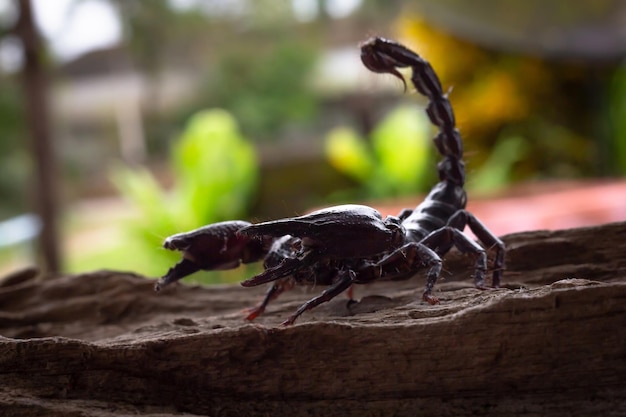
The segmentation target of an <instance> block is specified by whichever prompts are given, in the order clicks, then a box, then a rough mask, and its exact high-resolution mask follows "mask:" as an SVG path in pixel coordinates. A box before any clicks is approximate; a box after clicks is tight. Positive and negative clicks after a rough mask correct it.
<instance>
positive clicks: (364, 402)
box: [0, 223, 626, 416]
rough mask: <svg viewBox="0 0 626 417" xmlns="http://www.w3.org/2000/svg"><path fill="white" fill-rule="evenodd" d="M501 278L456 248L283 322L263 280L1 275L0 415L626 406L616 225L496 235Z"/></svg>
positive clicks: (581, 410) (625, 299) (288, 301)
mask: <svg viewBox="0 0 626 417" xmlns="http://www.w3.org/2000/svg"><path fill="white" fill-rule="evenodd" d="M504 240H505V242H506V243H507V246H508V247H509V252H508V255H507V272H506V274H505V278H504V281H505V284H506V287H507V288H502V289H499V290H490V291H479V290H476V289H474V288H472V285H471V280H470V279H468V278H467V275H468V274H469V272H468V271H469V267H468V265H470V262H469V260H467V259H463V258H462V257H461V256H459V255H458V254H451V255H450V257H449V259H447V260H446V261H445V262H444V265H445V268H446V271H447V273H446V275H445V276H444V279H443V280H442V281H441V282H440V283H439V284H438V285H437V287H436V295H437V296H438V297H439V298H440V299H441V301H442V302H441V304H439V305H436V306H430V305H428V304H425V303H422V302H421V301H419V295H420V293H421V289H422V288H423V284H424V282H423V277H420V276H418V277H416V278H414V279H411V280H408V281H403V282H382V283H376V284H373V285H370V286H362V287H357V288H356V291H355V295H356V296H357V297H359V298H360V301H359V302H357V303H352V304H350V303H348V302H347V300H346V299H345V298H342V297H337V298H336V299H334V300H332V301H331V302H329V303H327V304H326V305H323V306H320V307H319V308H316V309H314V310H312V311H311V312H307V313H305V314H304V315H303V316H302V317H301V319H300V320H299V321H298V322H297V324H296V325H295V326H293V327H290V328H281V327H276V326H277V325H278V323H280V322H281V321H282V320H283V319H284V318H285V317H286V316H288V315H289V314H290V313H291V312H293V311H294V309H296V308H297V307H298V306H299V305H300V304H301V303H302V302H303V301H305V300H307V299H308V298H311V297H312V296H313V295H314V294H317V293H318V292H319V291H321V289H317V288H316V289H312V290H309V291H301V290H294V291H292V292H290V293H287V294H285V295H284V296H282V297H281V298H280V299H279V300H277V301H275V302H274V303H272V304H270V307H269V308H268V311H267V312H266V314H265V315H263V316H261V317H260V318H259V319H258V323H255V324H249V323H246V322H243V321H242V317H243V314H242V312H241V311H242V310H243V309H244V308H245V307H249V306H251V305H254V304H255V303H256V302H257V301H258V300H259V299H260V297H261V296H262V294H263V292H264V288H253V289H246V288H242V287H240V286H237V285H224V286H217V287H210V288H202V287H197V286H195V287H194V286H187V285H178V286H174V287H173V288H171V289H169V288H168V289H166V290H164V291H163V292H162V293H158V294H155V293H154V292H153V291H152V281H150V280H147V279H145V278H143V277H140V276H137V275H133V274H128V273H121V272H114V271H98V272H94V273H90V274H81V275H71V276H56V277H38V276H36V273H35V272H33V271H32V270H31V271H24V272H23V273H22V274H14V275H13V276H11V277H7V278H6V279H4V280H3V281H2V282H1V283H0V334H1V335H2V336H3V337H0V414H2V415H24V416H26V415H29V416H30V415H55V416H56V415H59V416H61V415H63V416H68V415H69V416H74V415H76V416H113V415H120V414H131V415H153V416H162V415H211V416H231V415H232V416H239V415H294V416H298V415H303V416H317V415H319V416H332V415H342V416H346V415H348V416H350V415H355V416H368V415H374V416H387V415H389V416H391V415H393V416H405V415H406V416H414V415H422V414H430V415H468V414H476V415H490V416H502V415H516V416H535V415H570V416H583V415H585V416H586V415H603V416H623V415H626V332H625V330H624V329H625V328H626V256H625V254H626V251H625V249H626V223H616V224H608V225H603V226H598V227H591V228H582V229H573V230H562V231H556V232H543V231H538V232H529V233H520V234H515V235H509V236H505V237H504Z"/></svg>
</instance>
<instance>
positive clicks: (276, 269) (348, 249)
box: [155, 37, 505, 325]
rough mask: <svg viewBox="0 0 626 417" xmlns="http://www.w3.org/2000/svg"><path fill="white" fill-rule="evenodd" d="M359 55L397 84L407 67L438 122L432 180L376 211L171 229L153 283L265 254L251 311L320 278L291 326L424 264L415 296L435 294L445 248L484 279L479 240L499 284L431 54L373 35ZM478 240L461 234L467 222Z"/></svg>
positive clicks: (495, 243) (489, 238) (497, 247)
mask: <svg viewBox="0 0 626 417" xmlns="http://www.w3.org/2000/svg"><path fill="white" fill-rule="evenodd" d="M361 60H362V62H363V64H364V65H365V67H366V68H368V69H369V70H370V71H373V72H375V73H382V74H391V75H393V76H395V77H397V78H399V79H400V80H402V82H403V83H404V85H405V90H406V81H405V79H404V77H403V76H402V74H401V73H400V72H399V71H398V68H410V70H411V72H412V73H411V79H410V80H411V83H412V84H413V86H414V87H415V89H416V90H417V91H418V92H419V93H421V94H422V95H424V96H426V97H427V98H428V100H429V104H428V106H427V108H426V113H427V115H428V117H429V119H430V121H431V122H432V123H433V124H434V125H435V126H437V127H438V128H439V132H438V133H437V135H436V136H435V138H434V143H435V146H436V148H437V150H438V151H439V153H440V154H441V155H442V157H443V158H442V160H441V161H440V162H439V164H438V165H437V170H438V173H439V182H438V183H437V184H436V185H435V186H434V187H433V188H432V190H431V191H430V193H429V194H428V195H427V197H426V199H425V200H424V201H423V202H422V203H421V204H420V205H418V206H417V207H416V208H415V209H413V210H410V209H404V210H403V211H402V212H401V213H400V214H399V215H398V216H397V217H394V216H388V217H386V218H383V217H382V216H381V214H380V213H379V212H378V211H377V210H375V209H373V208H371V207H367V206H363V205H355V204H351V205H340V206H335V207H329V208H325V209H321V210H317V211H314V212H312V213H309V214H306V215H303V216H299V217H292V218H286V219H280V220H274V221H268V222H263V223H257V224H251V223H248V222H243V221H239V220H235V221H228V222H221V223H215V224H212V225H208V226H205V227H202V228H200V229H197V230H194V231H191V232H188V233H181V234H177V235H174V236H172V237H170V238H168V239H167V240H166V241H165V244H164V246H165V248H166V249H172V250H179V251H181V252H182V254H183V259H182V260H181V261H180V262H179V263H178V264H176V265H175V266H174V267H173V268H171V269H170V270H169V271H168V272H167V274H166V275H165V276H163V277H162V278H161V279H160V280H159V281H158V282H157V284H156V287H155V288H156V289H157V290H158V289H160V288H162V287H164V286H165V285H168V284H170V283H172V282H174V281H177V280H179V279H181V278H183V277H185V276H187V275H189V274H192V273H194V272H196V271H198V270H200V269H205V270H212V269H227V268H234V267H236V266H238V265H239V264H240V263H248V262H255V261H258V260H261V259H264V270H263V272H261V273H260V274H258V275H256V276H254V277H252V278H250V279H248V280H246V281H243V282H242V283H241V284H242V285H243V286H245V287H250V286H256V285H260V284H263V283H268V282H273V284H272V286H271V287H270V288H269V290H268V291H267V293H266V295H265V298H264V299H263V300H262V301H261V303H259V304H258V305H257V306H255V307H253V308H251V309H250V310H249V311H248V315H247V317H246V318H247V319H248V320H253V319H254V318H256V317H257V316H258V315H260V314H261V313H263V311H264V310H265V308H266V306H267V305H268V303H269V302H270V301H272V300H273V299H275V298H276V297H278V296H279V295H280V294H281V293H282V292H284V291H287V290H289V289H291V288H292V287H293V286H294V285H323V286H327V287H328V288H326V289H325V290H324V291H323V292H322V293H321V294H320V295H318V296H317V297H314V298H313V299H311V300H309V301H307V302H306V303H304V304H303V305H302V306H301V307H300V308H299V309H298V310H297V311H296V312H295V313H294V314H292V315H291V316H289V317H288V318H287V320H285V321H284V322H283V325H290V324H293V323H294V322H295V320H296V319H297V318H298V317H299V316H300V315H301V314H302V313H304V312H305V311H307V310H309V309H311V308H314V307H315V306H317V305H319V304H321V303H324V302H326V301H328V300H330V299H332V298H333V297H335V296H337V295H338V294H340V293H342V292H343V291H345V290H347V289H349V288H350V287H351V286H352V284H365V283H370V282H372V281H376V280H380V279H392V280H399V279H408V278H410V277H412V276H414V275H415V274H416V273H417V272H418V271H420V270H422V269H424V268H426V286H425V289H424V292H423V295H422V299H423V300H424V301H426V302H428V303H430V304H437V303H439V299H438V298H437V297H435V296H434V295H433V294H432V292H433V287H434V285H435V283H436V281H437V278H438V277H439V275H440V273H441V268H442V260H441V257H442V256H444V255H445V254H446V253H447V252H448V251H449V250H450V249H451V248H452V247H456V248H457V249H458V250H459V251H460V252H461V253H463V254H467V255H470V256H471V257H472V258H473V259H474V280H475V285H476V287H477V288H480V289H484V288H486V284H485V275H486V272H487V254H486V249H489V250H493V251H494V252H495V255H494V261H493V278H492V281H491V285H492V286H493V287H498V286H499V284H500V279H501V277H502V271H503V270H504V254H505V247H504V244H503V243H502V241H501V240H500V239H498V238H497V237H496V236H495V235H494V234H493V233H491V232H490V231H489V230H488V229H487V228H486V227H485V226H484V225H483V224H482V223H481V222H480V221H479V220H478V219H477V218H476V217H475V216H474V215H472V214H471V213H469V212H468V211H466V210H465V206H466V203H467V194H466V192H465V189H464V187H463V186H464V183H465V165H464V163H463V160H462V156H463V143H462V141H461V135H460V133H459V131H458V129H457V128H456V124H455V117H454V111H453V109H452V105H451V104H450V101H449V100H448V97H447V94H445V93H444V91H443V89H442V86H441V82H440V81H439V78H438V77H437V74H436V73H435V71H434V70H433V68H432V66H431V65H430V63H428V62H427V61H426V60H424V59H423V58H421V57H420V56H419V55H417V54H416V53H415V52H413V51H411V50H409V49H408V48H406V47H404V46H403V45H401V44H399V43H397V42H394V41H391V40H387V39H384V38H379V37H377V38H372V39H370V40H368V41H366V42H364V43H363V44H362V45H361ZM466 226H467V227H469V229H470V230H471V231H472V232H473V233H474V235H475V236H476V237H477V238H478V240H479V242H480V244H479V243H477V242H475V241H473V240H471V239H470V238H469V237H468V236H467V235H465V234H463V230H464V229H465V227H466Z"/></svg>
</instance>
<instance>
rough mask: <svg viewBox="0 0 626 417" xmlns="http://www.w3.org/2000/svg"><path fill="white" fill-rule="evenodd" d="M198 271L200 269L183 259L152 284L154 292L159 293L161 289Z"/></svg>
mask: <svg viewBox="0 0 626 417" xmlns="http://www.w3.org/2000/svg"><path fill="white" fill-rule="evenodd" d="M199 270H200V268H199V267H198V265H196V264H195V263H194V262H193V261H191V260H189V259H186V258H183V259H182V260H181V261H180V262H179V263H177V264H176V265H174V266H173V267H172V268H170V269H169V271H167V274H165V275H164V276H163V277H161V278H160V279H159V280H158V281H157V282H156V283H155V284H154V291H161V289H162V288H163V287H166V286H168V285H170V284H171V283H173V282H176V281H178V280H180V279H183V278H185V277H186V276H187V275H191V274H193V273H194V272H198V271H199Z"/></svg>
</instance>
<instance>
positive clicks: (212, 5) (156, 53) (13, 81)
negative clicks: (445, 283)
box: [0, 0, 626, 275]
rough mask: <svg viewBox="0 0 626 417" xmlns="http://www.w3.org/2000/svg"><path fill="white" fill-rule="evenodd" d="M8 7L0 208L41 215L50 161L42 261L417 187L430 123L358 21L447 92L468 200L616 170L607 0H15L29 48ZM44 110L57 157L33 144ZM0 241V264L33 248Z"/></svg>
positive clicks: (116, 250) (119, 265)
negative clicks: (52, 225)
mask: <svg viewBox="0 0 626 417" xmlns="http://www.w3.org/2000/svg"><path fill="white" fill-rule="evenodd" d="M27 5H31V1H29V0H0V222H2V221H3V220H10V219H13V218H16V217H19V216H20V215H21V214H24V213H29V212H37V214H38V215H40V213H44V212H46V210H47V209H48V208H50V207H47V206H46V204H44V205H43V206H42V205H41V203H37V201H38V197H39V195H40V194H41V191H40V190H41V189H38V188H36V187H35V185H36V184H38V183H39V182H40V178H41V176H39V174H43V178H55V179H56V180H57V182H58V183H59V184H60V187H59V190H58V192H55V193H54V197H55V199H56V201H53V202H52V203H50V202H49V204H52V205H55V206H56V208H57V209H56V210H52V211H49V212H50V213H52V214H53V216H52V217H53V218H55V219H58V221H59V227H58V229H59V230H60V231H61V233H60V236H57V238H56V240H54V239H53V240H52V241H50V240H49V241H47V242H41V244H40V245H39V247H40V248H41V247H44V246H46V245H48V246H49V245H50V244H54V245H56V246H57V248H58V249H59V251H60V252H61V255H62V258H63V259H61V260H62V261H63V262H59V263H58V265H60V267H56V268H52V269H60V270H64V271H74V272H75V271H84V270H89V269H97V268H103V267H105V268H113V269H130V270H136V271H138V272H142V273H146V274H150V275H153V274H160V273H162V272H164V271H163V268H164V267H165V266H166V265H165V264H169V262H171V259H172V258H169V257H168V256H169V255H168V254H167V253H166V252H165V251H163V250H162V249H161V241H162V239H163V238H164V237H165V236H166V235H168V234H172V233H177V232H182V231H185V230H188V229H191V228H194V227H197V226H199V225H201V224H203V223H208V222H212V221H218V220H222V219H227V218H244V219H252V220H263V219H268V218H277V217H284V216H290V215H294V214H298V213H302V212H304V211H306V210H308V209H310V208H312V207H318V206H321V205H326V204H330V203H341V202H355V201H362V200H369V199H376V200H380V199H388V198H397V197H402V198H404V199H405V201H406V200H407V199H408V200H410V201H408V202H407V203H406V204H416V203H417V202H419V200H420V195H419V194H421V193H423V192H426V191H427V190H428V188H429V186H430V185H431V183H432V181H434V180H435V176H436V170H435V164H436V160H437V157H434V158H433V156H434V155H435V150H434V147H433V146H432V144H431V143H430V141H431V139H432V136H433V134H434V132H433V130H432V127H431V126H430V125H429V123H427V122H426V119H425V117H424V115H423V107H424V105H425V102H424V101H423V98H422V97H421V96H420V95H419V94H402V85H401V84H400V83H399V82H398V81H397V80H395V79H392V78H391V77H380V76H376V75H372V74H369V73H368V72H367V71H366V70H365V69H363V67H362V65H361V63H360V60H359V56H358V54H359V52H358V48H357V45H358V43H359V42H360V41H363V40H364V39H365V38H366V37H367V36H368V35H373V34H376V35H383V36H386V37H389V38H395V39H398V40H400V41H401V42H403V43H405V44H406V45H407V46H409V47H410V48H412V49H414V50H415V51H417V52H418V53H420V54H422V55H423V56H424V57H425V58H426V59H427V60H428V61H430V62H431V63H432V65H433V66H434V68H435V70H436V71H437V73H438V74H439V76H440V78H441V79H442V83H443V84H444V86H445V88H449V89H450V90H449V95H450V99H451V101H452V104H453V106H454V108H455V113H456V116H457V123H458V125H459V128H460V130H461V132H462V134H463V138H464V146H465V157H466V163H467V169H468V177H467V178H468V184H467V186H468V189H469V190H470V195H471V196H472V199H475V198H476V196H477V195H484V196H489V195H494V193H497V192H503V191H510V190H512V191H510V192H515V190H516V188H515V185H516V184H531V186H534V185H536V184H541V183H543V182H545V181H556V180H568V181H571V180H585V179H593V178H611V177H613V178H614V177H619V176H623V175H624V173H625V172H626V145H624V144H625V143H626V137H625V135H626V117H625V115H626V101H625V99H624V97H626V94H624V90H625V89H626V81H625V80H626V75H625V74H626V70H624V66H623V61H622V57H623V56H624V52H626V51H624V50H623V49H624V48H623V46H624V45H626V42H624V37H623V34H622V31H621V27H622V24H621V22H619V21H617V20H616V17H617V16H622V15H623V14H621V13H620V10H622V9H621V7H622V6H621V2H618V1H613V0H611V1H607V2H596V1H594V0H584V1H580V2H576V5H572V4H571V2H566V1H565V0H559V1H555V2H551V3H549V4H547V3H545V2H543V1H541V0H528V1H524V2H522V1H516V0H513V1H504V2H495V3H494V2H492V1H489V0H477V1H475V2H464V1H459V0H414V1H402V0H394V1H388V0H346V1H324V0H271V1H270V0H238V1H228V0H226V1H224V0H154V1H150V2H141V1H134V0H57V1H55V2H49V1H46V0H32V6H33V7H32V12H33V16H34V20H33V21H32V22H30V25H31V26H33V27H32V28H33V29H36V30H37V31H38V32H39V33H41V34H42V35H43V39H42V40H43V42H42V43H41V44H40V45H38V46H37V45H35V46H36V49H35V50H36V51H37V53H36V54H30V55H29V54H25V53H24V51H25V50H26V49H27V48H25V47H26V46H27V43H28V42H29V39H30V38H28V37H25V36H24V33H26V32H25V31H24V28H25V27H28V26H29V22H28V20H27V19H26V20H25V19H22V18H20V16H22V14H23V13H21V12H20V11H24V10H26V9H27V7H26V6H27ZM20 22H21V23H20ZM18 23H19V24H18ZM28 57H30V58H32V57H37V58H38V59H39V61H38V67H37V68H35V69H36V70H37V71H38V73H39V74H40V75H43V76H44V77H45V79H47V80H48V81H49V82H48V84H47V85H48V87H45V85H44V87H42V88H41V90H45V91H46V92H47V95H43V99H42V102H40V103H38V104H37V101H35V102H34V103H35V104H36V105H38V106H39V107H38V108H39V109H46V108H47V109H49V110H50V111H49V113H48V115H49V117H42V118H35V119H34V120H36V122H27V121H26V120H27V116H28V115H29V114H32V112H31V111H30V110H32V106H33V102H31V101H30V100H27V97H28V94H26V91H27V89H23V90H21V91H20V89H19V88H18V87H19V81H20V80H24V79H26V77H25V75H26V74H27V73H28V74H32V71H31V70H32V69H33V68H32V59H31V60H30V61H29V60H28V59H26V58H28ZM29 63H30V64H29ZM29 65H30V67H29ZM28 71H31V72H28ZM46 100H47V105H46ZM213 108H221V109H223V110H221V111H217V110H211V111H210V112H209V113H207V112H200V113H198V110H199V109H213ZM212 118H215V120H214V121H213V122H211V123H207V122H206V120H212ZM31 120H32V119H31ZM47 120H49V121H50V123H49V125H47V124H46V121H47ZM45 126H47V127H45ZM207 126H208V127H207ZM236 126H238V127H236ZM43 127H45V128H44V129H43V130H44V132H45V133H47V134H48V135H49V136H50V137H51V138H52V139H53V140H48V142H49V143H50V144H51V145H54V146H51V147H50V149H49V150H48V151H47V154H46V152H44V154H46V155H43V156H44V157H46V158H47V159H44V160H45V161H53V162H54V161H55V160H56V161H57V162H56V166H57V167H58V169H57V170H56V171H54V170H51V171H46V167H45V166H42V164H41V163H40V162H39V161H40V160H39V159H37V158H35V157H34V155H36V152H34V151H35V144H36V143H39V142H37V140H35V139H33V140H29V137H33V138H34V137H35V136H36V131H37V129H36V128H39V132H40V133H41V130H42V128H43ZM238 129H240V130H241V132H239V130H238ZM219 131H221V132H222V133H221V134H218V132H219ZM203 132H204V133H203ZM201 138H204V139H201ZM244 138H245V139H244ZM194 143H195V144H194ZM219 155H222V156H221V157H220V156H219ZM246 155H247V156H246ZM205 158H206V159H205ZM53 165H55V164H53ZM120 166H130V167H132V171H129V170H128V169H127V168H119V167H120ZM112 167H118V170H117V171H116V174H115V175H112V176H111V175H109V173H110V172H111V170H112ZM37 173H39V174H37ZM225 173H228V175H226V174H225ZM35 174H37V176H36V175H35ZM226 177H228V178H226ZM111 178H114V179H115V183H116V184H117V187H116V186H114V185H113V184H112V182H111ZM118 188H119V189H121V190H124V191H123V192H122V193H120V192H119V190H118ZM122 194H123V195H122ZM124 196H125V197H126V198H122V197H124ZM128 200H132V201H133V202H134V203H133V204H130V203H128ZM49 204H48V205H49ZM55 211H56V212H57V214H55V213H54V212H55ZM59 212H60V214H59ZM40 216H41V215H40ZM19 218H23V217H19ZM29 218H30V217H29ZM47 222H48V220H46V219H44V222H43V223H44V225H45V223H47ZM0 230H8V229H6V228H4V229H2V228H0ZM17 234H18V235H19V231H18V233H17ZM26 235H27V234H23V236H26ZM133 236H134V237H133ZM140 236H141V237H140ZM6 237H7V236H1V235H0V272H6V271H10V270H13V269H15V268H18V267H20V266H24V265H30V264H32V263H39V264H41V265H44V266H45V265H48V268H49V269H50V265H53V264H51V263H50V262H43V261H42V257H41V256H39V257H38V258H32V257H31V256H30V255H28V254H29V253H30V252H29V251H26V252H22V251H18V252H19V253H18V255H16V254H15V252H16V248H15V246H10V247H9V246H8V245H3V243H2V242H3V241H5V242H8V241H10V239H7V238H6ZM14 237H15V236H14ZM18 237H19V236H18ZM24 239H25V241H24V242H22V243H21V244H20V245H22V246H23V245H30V246H32V245H33V242H32V241H30V240H28V239H26V238H24ZM24 239H23V240H24ZM18 240H19V239H18ZM12 241H15V239H13V240H12ZM40 252H41V251H40ZM23 253H26V254H27V255H26V256H24V255H23ZM46 256H47V255H46ZM57 257H58V256H57ZM45 258H46V257H45V256H44V259H45ZM148 265H151V266H148Z"/></svg>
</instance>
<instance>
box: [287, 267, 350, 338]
mask: <svg viewBox="0 0 626 417" xmlns="http://www.w3.org/2000/svg"><path fill="white" fill-rule="evenodd" d="M355 275H356V274H355V272H354V271H351V270H348V271H346V270H341V271H339V272H338V273H337V280H336V281H335V282H334V283H333V284H332V285H331V286H330V287H328V288H327V289H325V290H324V292H322V293H321V294H320V295H318V296H317V297H315V298H313V299H311V300H309V301H307V302H306V303H304V304H302V306H300V308H299V309H298V310H296V312H295V313H294V314H292V315H291V316H289V318H287V320H285V321H284V322H282V323H281V325H282V326H290V325H292V324H293V323H294V322H295V321H296V319H297V318H298V317H299V316H300V315H301V314H302V313H304V312H305V311H307V310H310V309H312V308H313V307H316V306H318V305H320V304H322V303H325V302H327V301H330V300H332V299H333V298H335V297H336V296H337V295H339V294H341V293H342V292H344V291H345V290H347V289H348V288H350V286H351V285H352V282H353V280H354V277H355Z"/></svg>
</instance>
